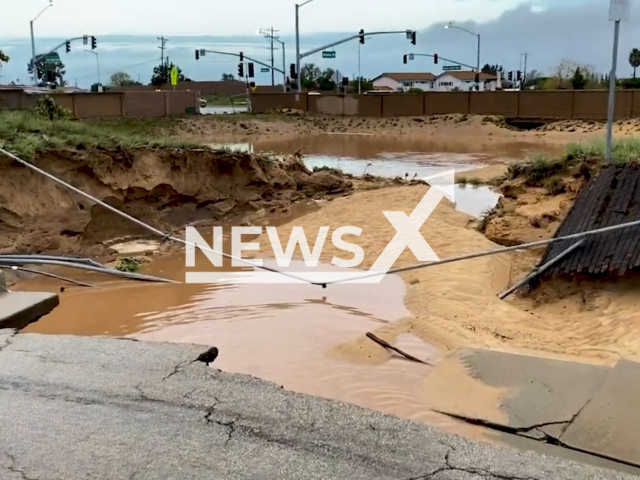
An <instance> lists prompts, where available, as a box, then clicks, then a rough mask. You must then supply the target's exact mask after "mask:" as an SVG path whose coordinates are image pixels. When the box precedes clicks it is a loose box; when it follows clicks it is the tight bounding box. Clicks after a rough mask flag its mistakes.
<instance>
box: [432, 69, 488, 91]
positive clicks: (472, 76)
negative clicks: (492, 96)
mask: <svg viewBox="0 0 640 480" xmlns="http://www.w3.org/2000/svg"><path fill="white" fill-rule="evenodd" d="M434 83H435V85H434V88H433V89H434V90H435V91H437V92H451V91H454V90H455V91H459V90H462V91H469V90H474V89H475V86H476V72H474V71H471V70H459V71H452V72H443V73H442V74H440V75H438V77H437V78H436V80H435V82H434ZM497 86H498V77H496V76H495V75H491V74H489V73H480V84H479V91H481V92H485V91H494V90H496V89H497Z"/></svg>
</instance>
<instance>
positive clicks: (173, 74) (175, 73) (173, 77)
mask: <svg viewBox="0 0 640 480" xmlns="http://www.w3.org/2000/svg"><path fill="white" fill-rule="evenodd" d="M177 84H178V67H176V66H175V65H174V66H173V68H172V69H171V85H173V86H174V87H175V86H176V85H177Z"/></svg>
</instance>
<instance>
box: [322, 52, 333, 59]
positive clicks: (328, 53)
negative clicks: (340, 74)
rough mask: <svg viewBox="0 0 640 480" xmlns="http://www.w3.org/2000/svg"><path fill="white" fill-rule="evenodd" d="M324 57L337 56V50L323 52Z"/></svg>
mask: <svg viewBox="0 0 640 480" xmlns="http://www.w3.org/2000/svg"><path fill="white" fill-rule="evenodd" d="M322 58H336V52H322Z"/></svg>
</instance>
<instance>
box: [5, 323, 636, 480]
mask: <svg viewBox="0 0 640 480" xmlns="http://www.w3.org/2000/svg"><path fill="white" fill-rule="evenodd" d="M204 352H207V355H204V356H202V354H203V353H204ZM215 354H216V352H215V351H211V350H209V349H208V348H207V347H198V346H192V345H174V344H152V343H144V342H136V341H130V340H117V339H102V338H79V337H63V336H56V337H52V336H44V335H34V334H16V333H15V332H13V331H8V330H3V331H0V405H2V408H1V409H0V478H2V479H6V480H14V479H15V480H36V479H37V480H57V479H60V480H73V479H86V478H98V479H127V480H144V479H167V480H168V479H180V480H182V479H190V480H192V479H193V480H195V479H208V480H209V479H225V480H226V479H305V480H306V479H367V480H369V479H407V480H409V479H424V480H427V479H433V480H452V479H464V480H470V479H484V480H486V479H514V480H525V479H526V480H537V479H539V480H542V479H577V478H579V479H602V478H612V479H613V478H616V479H626V478H628V479H630V478H635V477H631V476H627V475H624V474H621V473H617V472H614V471H608V470H601V469H598V468H594V467H590V466H586V465H580V464H576V463H572V462H569V461H565V460H561V459H558V458H554V457H546V456H543V455H538V454H536V453H533V452H521V451H517V450H508V449H504V450H503V449H500V448H498V447H495V446H492V445H485V444H480V443H476V442H472V441H468V440H465V439H462V438H458V437H455V436H452V435H448V434H444V433H441V432H438V431H436V430H434V429H432V428H430V427H428V426H426V425H420V424H416V423H412V422H408V421H403V420H399V419H397V418H394V417H390V416H385V415H382V414H380V413H376V412H373V411H368V410H364V409H361V408H358V407H354V406H350V405H345V404H342V403H339V402H334V401H329V400H324V399H320V398H314V397H310V396H305V395H299V394H295V393H291V392H287V391H285V390H284V389H282V388H280V387H278V386H277V385H274V384H271V383H267V382H263V381H261V380H258V379H254V378H251V377H247V376H242V375H230V374H225V373H222V372H219V371H217V370H216V369H214V368H212V367H209V366H207V363H206V362H211V361H212V360H214V358H215ZM248 354H250V352H249V353H248Z"/></svg>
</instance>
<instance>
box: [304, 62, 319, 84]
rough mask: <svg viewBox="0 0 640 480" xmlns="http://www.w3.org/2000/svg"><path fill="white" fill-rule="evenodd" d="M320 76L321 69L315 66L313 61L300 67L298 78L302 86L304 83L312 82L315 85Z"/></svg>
mask: <svg viewBox="0 0 640 480" xmlns="http://www.w3.org/2000/svg"><path fill="white" fill-rule="evenodd" d="M320 77H322V70H320V69H319V68H318V67H316V65H315V64H313V63H306V64H304V65H303V66H302V68H301V69H300V78H301V79H302V84H303V85H304V86H306V85H305V83H313V85H317V82H318V79H319V78H320Z"/></svg>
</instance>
